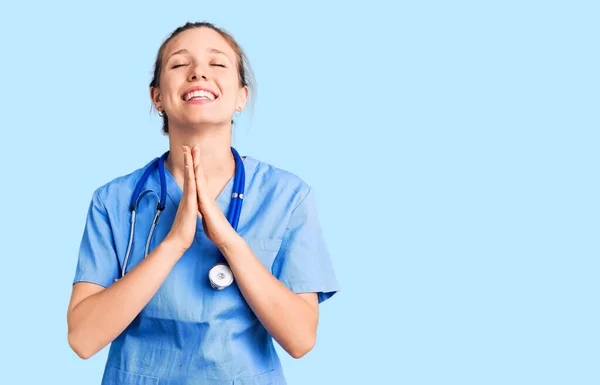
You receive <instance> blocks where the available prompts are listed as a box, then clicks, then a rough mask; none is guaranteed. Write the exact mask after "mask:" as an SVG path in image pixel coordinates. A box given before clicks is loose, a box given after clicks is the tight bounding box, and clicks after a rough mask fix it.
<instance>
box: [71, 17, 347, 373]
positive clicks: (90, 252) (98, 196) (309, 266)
mask: <svg viewBox="0 0 600 385" xmlns="http://www.w3.org/2000/svg"><path fill="white" fill-rule="evenodd" d="M249 78H250V76H249V70H248V68H247V62H246V59H245V55H244V53H243V51H242V50H241V49H240V47H239V46H238V44H237V43H236V42H235V40H234V39H233V38H232V37H231V36H230V35H229V34H227V33H226V32H225V31H223V30H221V29H219V28H217V27H215V26H213V25H212V24H209V23H187V24H186V25H185V26H183V27H180V28H178V29H177V30H175V31H174V32H173V33H172V35H171V36H170V37H169V38H168V39H167V40H166V41H165V42H164V43H163V44H162V46H161V47H160V49H159V51H158V55H157V59H156V63H155V71H154V78H153V80H152V82H151V83H150V95H151V99H152V102H153V104H154V107H155V108H156V109H157V110H158V111H159V114H160V115H161V116H162V118H163V130H164V131H165V133H167V134H168V136H169V151H168V152H166V153H165V154H164V155H163V156H162V157H160V158H158V159H157V160H156V159H155V160H154V161H153V162H151V163H149V164H147V165H146V166H144V167H142V168H140V169H138V170H136V171H134V172H133V173H131V174H129V175H125V176H122V177H119V178H116V179H114V180H113V181H111V182H109V183H108V184H106V185H104V186H102V187H100V188H98V189H97V190H96V191H95V192H94V194H93V197H92V201H91V205H90V209H89V212H88V217H87V221H86V225H85V230H84V234H83V239H82V242H81V247H80V251H79V257H78V263H77V269H76V274H75V279H74V285H73V293H72V296H71V302H70V305H69V310H68V326H69V344H70V346H71V347H72V349H73V350H74V351H75V352H76V353H77V354H78V355H79V356H80V357H82V358H89V357H91V356H92V355H94V354H95V353H96V352H98V351H99V350H101V349H102V348H103V347H105V346H106V345H107V344H109V343H111V346H110V351H109V354H108V361H107V364H106V369H105V371H104V376H103V382H102V383H103V384H159V383H160V384H161V385H166V384H180V385H181V384H285V383H286V382H285V379H284V376H283V374H282V370H281V365H280V361H279V358H278V357H277V354H276V351H275V349H274V346H273V343H272V339H271V337H272V338H274V339H275V340H276V341H277V342H278V343H279V344H280V345H281V347H282V348H283V349H285V351H287V352H288V353H289V354H290V355H291V356H293V357H295V358H299V357H302V356H303V355H305V354H306V353H307V352H308V351H310V350H311V348H312V347H313V345H314V344H315V340H316V331H317V323H318V305H319V303H320V302H322V301H324V300H326V299H327V298H329V297H331V296H332V295H333V294H334V293H335V292H336V291H337V290H338V284H337V282H336V278H335V274H334V272H333V268H332V265H331V262H330V258H329V256H328V253H327V249H326V246H325V243H324V240H323V238H322V234H321V230H320V227H319V223H318V219H317V212H316V201H315V196H314V193H313V191H312V190H311V189H310V187H309V186H307V185H306V183H304V182H303V181H302V180H301V179H300V178H298V177H296V176H294V175H293V174H291V173H289V172H286V171H283V170H280V169H277V168H275V167H273V166H270V165H268V164H265V163H263V162H260V161H258V160H256V159H254V158H252V157H245V158H244V159H242V158H241V157H239V155H237V151H235V149H233V148H231V144H230V143H231V129H232V123H233V121H232V116H233V115H234V112H235V111H242V110H243V109H244V108H245V106H246V101H247V99H248V96H249V92H250V86H251V84H250V82H249ZM144 174H146V175H144ZM240 178H241V179H240ZM240 180H241V182H240ZM138 184H141V186H140V187H138ZM162 186H164V187H165V188H164V189H163V188H162ZM136 187H138V188H137V190H136ZM240 189H241V190H240ZM134 190H136V191H134ZM163 190H166V191H165V193H164V194H163V193H162V191H163ZM238 190H239V191H238ZM161 195H162V196H161ZM242 195H243V197H242ZM132 196H133V198H132ZM137 196H139V199H137ZM130 201H131V202H130ZM131 203H133V205H131ZM136 204H137V208H136V210H135V218H136V221H135V227H134V228H133V229H132V212H131V210H130V208H132V207H131V206H136ZM240 204H241V207H243V210H241V211H240V209H239V207H240ZM157 208H158V212H159V213H160V216H159V217H158V222H157V224H156V226H154V225H153V219H154V218H155V213H156V212H157ZM236 210H237V211H236ZM236 212H237V214H236ZM236 229H237V230H236ZM132 230H133V234H134V235H133V237H132V238H131V240H130V233H131V231H132ZM149 234H151V235H150V236H149ZM148 237H150V240H149V243H147V240H148ZM146 254H147V255H146ZM214 266H216V268H215V270H211V269H212V268H213V267H214ZM209 272H211V273H210V274H211V279H209ZM229 273H231V275H232V276H233V278H234V279H233V282H231V279H229V281H228V278H232V277H231V275H230V274H229ZM228 285H229V286H228ZM216 289H220V290H216Z"/></svg>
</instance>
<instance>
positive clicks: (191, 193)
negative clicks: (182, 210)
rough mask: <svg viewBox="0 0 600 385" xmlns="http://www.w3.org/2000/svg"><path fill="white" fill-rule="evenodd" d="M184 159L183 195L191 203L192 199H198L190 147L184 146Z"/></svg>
mask: <svg viewBox="0 0 600 385" xmlns="http://www.w3.org/2000/svg"><path fill="white" fill-rule="evenodd" d="M183 157H184V166H185V175H184V178H183V194H184V197H185V198H186V199H187V200H188V201H189V199H190V197H192V198H193V200H195V199H196V197H195V195H196V178H195V176H194V166H193V161H192V154H191V151H190V148H189V147H188V146H183Z"/></svg>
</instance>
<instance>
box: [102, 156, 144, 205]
mask: <svg viewBox="0 0 600 385" xmlns="http://www.w3.org/2000/svg"><path fill="white" fill-rule="evenodd" d="M153 161H154V159H153V160H151V161H150V162H148V163H146V164H145V165H143V166H141V167H139V168H137V169H135V170H133V171H131V172H129V173H127V174H124V175H119V176H117V177H115V178H113V179H112V180H110V181H108V182H106V183H104V184H102V185H100V186H99V187H97V188H96V189H95V191H94V194H93V199H94V200H98V201H99V202H100V203H101V204H102V205H107V204H110V202H115V201H120V202H126V204H129V198H127V197H131V194H132V193H133V190H134V189H135V186H136V184H137V182H138V181H139V180H140V179H141V177H142V174H143V173H144V171H145V170H146V169H147V167H148V166H149V165H150V164H151V163H152V162H153ZM125 198H126V199H125Z"/></svg>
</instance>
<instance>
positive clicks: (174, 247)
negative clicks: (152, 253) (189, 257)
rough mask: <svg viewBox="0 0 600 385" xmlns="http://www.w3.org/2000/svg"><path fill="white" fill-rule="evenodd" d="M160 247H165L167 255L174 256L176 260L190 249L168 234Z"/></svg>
mask: <svg viewBox="0 0 600 385" xmlns="http://www.w3.org/2000/svg"><path fill="white" fill-rule="evenodd" d="M159 247H160V248H161V249H164V251H165V253H166V254H167V255H169V256H170V257H173V258H174V259H176V260H179V258H181V257H182V256H183V254H184V253H185V252H186V251H187V249H188V248H187V247H185V246H184V245H183V244H182V243H181V242H178V241H177V240H176V239H174V238H173V237H171V236H168V235H167V236H166V237H165V239H164V240H163V241H162V242H161V244H160V245H159Z"/></svg>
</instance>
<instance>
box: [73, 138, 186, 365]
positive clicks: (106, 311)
mask: <svg viewBox="0 0 600 385" xmlns="http://www.w3.org/2000/svg"><path fill="white" fill-rule="evenodd" d="M184 164H185V178H184V184H183V196H182V198H181V202H180V204H179V207H178V209H177V214H176V215H175V220H174V221H173V225H172V226H171V230H170V231H169V234H168V235H167V236H166V237H165V239H164V240H163V241H162V242H161V243H160V244H159V245H158V247H157V248H156V249H154V250H153V251H152V252H151V253H150V254H148V256H147V257H146V258H145V259H144V260H143V261H141V262H140V263H139V264H138V265H137V266H136V267H135V268H133V269H131V271H129V272H128V273H127V274H126V275H125V276H124V277H123V278H121V279H120V280H119V281H117V282H115V283H113V284H110V286H108V288H106V289H105V288H104V287H103V286H100V285H97V284H93V283H89V282H77V283H75V284H74V285H73V292H72V295H71V301H70V304H69V309H68V312H67V323H68V329H69V333H68V340H69V345H70V346H71V348H72V349H73V350H74V351H75V352H76V353H77V355H78V356H79V357H81V358H84V359H86V358H89V357H91V356H93V355H94V354H96V353H97V352H98V351H99V350H100V349H102V348H103V347H104V346H106V345H107V344H108V343H109V342H111V341H113V340H114V339H115V338H116V337H117V336H118V335H119V334H120V333H121V332H122V331H123V330H125V328H126V327H127V326H128V325H129V324H130V323H131V321H133V319H134V318H135V317H136V316H137V315H138V314H139V312H140V311H141V310H142V309H143V308H144V306H146V304H147V303H148V302H149V301H150V299H152V297H153V296H154V294H155V293H156V292H157V291H158V289H159V287H160V285H161V284H162V283H163V282H164V280H165V279H166V278H167V276H168V275H169V272H170V271H171V270H172V269H173V267H174V266H175V264H176V263H177V261H178V260H179V259H180V258H181V256H182V255H183V253H184V252H185V251H186V250H187V249H188V248H189V247H190V245H191V244H192V242H193V241H194V235H195V233H196V222H197V219H198V201H197V198H196V196H197V194H196V184H195V182H194V170H193V163H192V155H191V152H190V149H189V148H188V147H185V146H184ZM103 217H104V214H103V215H100V216H98V217H92V218H93V219H92V221H96V222H97V223H99V222H100V221H103V219H99V218H103ZM94 218H95V219H94ZM97 223H96V224H97ZM92 227H98V226H92ZM110 236H111V234H110V232H109V230H107V227H106V226H102V230H99V231H95V232H94V237H95V238H100V239H106V238H107V237H110ZM90 243H91V242H90ZM94 243H97V242H94ZM96 248H97V247H96ZM95 252H96V253H101V251H98V250H96V251H95ZM101 257H102V255H101V256H100V257H99V258H98V261H95V263H97V264H107V263H108V262H107V260H106V259H103V258H101Z"/></svg>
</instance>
